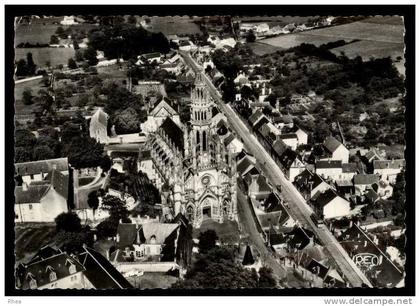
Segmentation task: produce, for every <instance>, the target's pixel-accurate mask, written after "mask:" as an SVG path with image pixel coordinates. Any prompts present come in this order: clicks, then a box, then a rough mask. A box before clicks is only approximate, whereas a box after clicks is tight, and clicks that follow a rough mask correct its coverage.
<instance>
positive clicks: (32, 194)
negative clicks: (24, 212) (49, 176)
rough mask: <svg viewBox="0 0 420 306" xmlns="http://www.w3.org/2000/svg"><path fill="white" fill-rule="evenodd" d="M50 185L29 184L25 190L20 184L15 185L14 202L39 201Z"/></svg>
mask: <svg viewBox="0 0 420 306" xmlns="http://www.w3.org/2000/svg"><path fill="white" fill-rule="evenodd" d="M50 187H51V186H50V185H29V186H28V187H27V190H23V187H22V186H16V187H15V203H16V204H25V203H28V204H29V203H40V202H41V199H42V198H43V197H44V195H45V194H46V193H47V191H48V190H49V189H50Z"/></svg>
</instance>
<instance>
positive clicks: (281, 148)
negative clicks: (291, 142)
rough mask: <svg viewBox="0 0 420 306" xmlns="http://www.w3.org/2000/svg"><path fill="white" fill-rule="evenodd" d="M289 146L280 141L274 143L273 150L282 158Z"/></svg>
mask: <svg viewBox="0 0 420 306" xmlns="http://www.w3.org/2000/svg"><path fill="white" fill-rule="evenodd" d="M288 147H289V146H288V145H286V144H285V143H284V141H283V140H281V139H278V140H276V141H275V142H274V143H273V150H274V152H276V154H277V155H278V156H281V155H282V154H283V153H284V152H285V151H286V150H287V148H288Z"/></svg>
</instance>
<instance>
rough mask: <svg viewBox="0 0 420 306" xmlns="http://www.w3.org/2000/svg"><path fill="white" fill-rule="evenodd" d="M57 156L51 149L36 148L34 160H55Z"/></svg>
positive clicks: (43, 146)
mask: <svg viewBox="0 0 420 306" xmlns="http://www.w3.org/2000/svg"><path fill="white" fill-rule="evenodd" d="M54 157H55V154H54V151H53V150H51V148H50V147H48V146H45V145H41V146H36V147H35V149H34V153H33V159H34V160H43V159H51V158H54Z"/></svg>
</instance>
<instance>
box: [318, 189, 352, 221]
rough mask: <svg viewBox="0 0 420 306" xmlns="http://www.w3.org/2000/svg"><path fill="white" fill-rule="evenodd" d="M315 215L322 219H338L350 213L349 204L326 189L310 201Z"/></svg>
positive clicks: (332, 191)
mask: <svg viewBox="0 0 420 306" xmlns="http://www.w3.org/2000/svg"><path fill="white" fill-rule="evenodd" d="M311 203H312V205H313V208H314V211H315V213H316V214H317V215H318V216H320V217H322V218H324V219H331V218H339V217H344V216H347V215H348V214H349V213H350V203H349V201H347V200H346V199H344V198H342V197H340V196H339V195H338V194H337V193H336V192H335V191H334V190H332V189H327V190H325V191H324V192H321V193H319V194H317V195H315V197H314V198H312V199H311Z"/></svg>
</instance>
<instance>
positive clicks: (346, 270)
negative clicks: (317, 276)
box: [181, 52, 372, 287]
mask: <svg viewBox="0 0 420 306" xmlns="http://www.w3.org/2000/svg"><path fill="white" fill-rule="evenodd" d="M181 55H182V56H183V58H184V59H185V61H186V63H187V64H188V65H190V67H192V68H193V69H194V70H195V71H196V72H198V73H202V75H203V76H204V79H205V81H206V83H207V89H208V90H209V93H210V94H211V96H212V98H213V99H214V101H215V102H216V103H217V105H218V106H219V108H220V109H221V110H222V112H223V113H224V114H225V116H226V117H227V119H228V121H229V123H230V125H231V127H232V128H233V130H234V131H235V132H236V133H237V134H238V135H239V137H241V138H242V140H243V142H244V144H245V146H246V147H247V149H248V150H249V152H250V153H252V154H253V155H254V156H255V157H256V159H257V160H258V161H260V164H261V170H262V171H263V173H264V175H265V176H266V177H267V178H268V179H269V181H270V182H271V183H272V184H273V185H274V186H276V185H281V186H282V195H283V197H284V198H285V200H286V201H287V202H288V203H289V205H288V206H289V210H290V214H291V215H292V216H293V217H294V218H295V219H296V220H297V221H299V222H301V223H302V224H308V225H309V226H310V228H311V230H312V231H313V232H314V233H315V234H316V235H317V236H318V238H319V239H320V241H321V242H322V243H323V245H324V246H325V247H326V249H327V250H328V252H329V253H330V254H331V256H332V258H333V259H334V260H335V262H336V263H337V267H338V268H339V269H340V270H341V272H342V273H343V275H344V277H345V278H346V279H347V281H348V282H349V284H350V286H352V287H361V286H362V285H363V284H366V285H368V286H370V287H372V285H371V283H370V282H369V280H368V279H367V278H366V276H365V275H364V274H363V273H362V272H361V271H360V269H358V268H357V266H356V264H355V263H354V262H353V260H352V259H351V258H350V257H349V256H348V254H347V252H346V251H345V250H344V249H343V247H342V246H341V245H340V243H339V242H338V241H337V239H336V238H335V237H334V235H333V234H332V233H331V232H330V231H329V230H328V229H327V228H326V226H320V227H317V226H316V225H315V224H314V223H313V222H312V220H311V218H310V216H311V214H312V209H311V208H310V207H309V206H308V204H307V203H306V201H305V199H304V198H303V197H302V195H301V194H300V193H299V191H297V189H296V188H295V187H294V186H293V184H292V183H291V182H290V181H288V180H287V178H286V177H285V176H284V174H283V172H282V171H281V169H280V168H279V167H278V165H277V164H276V162H275V161H274V160H273V159H272V158H271V156H270V155H269V154H268V152H267V151H266V150H265V149H264V147H263V146H262V145H261V144H260V143H259V141H258V140H257V138H256V137H255V136H254V135H253V134H252V131H250V130H249V129H248V127H247V126H246V125H245V124H244V123H243V122H242V120H241V119H240V118H239V116H238V114H237V113H236V112H235V111H234V110H233V109H232V108H231V107H230V106H229V105H227V104H225V103H224V102H223V101H222V99H221V94H220V93H219V91H218V90H217V89H216V88H215V86H214V85H213V83H212V82H211V81H210V79H209V78H208V77H207V75H205V74H204V73H203V72H202V69H200V68H199V67H198V66H197V64H196V63H195V61H194V60H193V59H192V58H191V56H190V55H189V54H187V53H184V52H183V53H181Z"/></svg>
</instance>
